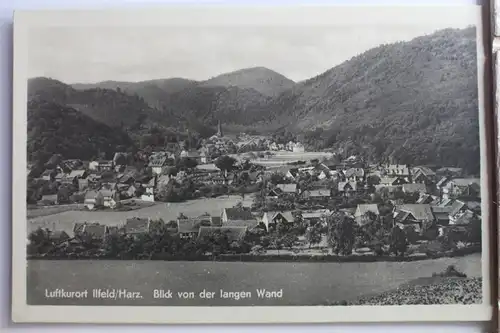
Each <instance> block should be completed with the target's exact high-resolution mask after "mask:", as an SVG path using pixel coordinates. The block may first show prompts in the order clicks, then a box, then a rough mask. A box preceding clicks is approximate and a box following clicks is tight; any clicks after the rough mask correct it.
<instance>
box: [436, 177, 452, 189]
mask: <svg viewBox="0 0 500 333" xmlns="http://www.w3.org/2000/svg"><path fill="white" fill-rule="evenodd" d="M450 179H451V178H450V177H448V176H443V177H441V178H440V179H439V181H438V182H437V183H436V188H437V189H438V190H442V189H443V188H444V187H445V186H446V184H448V182H449V181H450Z"/></svg>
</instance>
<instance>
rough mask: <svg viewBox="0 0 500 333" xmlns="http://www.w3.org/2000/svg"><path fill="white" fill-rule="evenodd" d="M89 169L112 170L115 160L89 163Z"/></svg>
mask: <svg viewBox="0 0 500 333" xmlns="http://www.w3.org/2000/svg"><path fill="white" fill-rule="evenodd" d="M89 169H90V170H92V171H111V170H113V161H108V160H97V161H92V162H90V163H89Z"/></svg>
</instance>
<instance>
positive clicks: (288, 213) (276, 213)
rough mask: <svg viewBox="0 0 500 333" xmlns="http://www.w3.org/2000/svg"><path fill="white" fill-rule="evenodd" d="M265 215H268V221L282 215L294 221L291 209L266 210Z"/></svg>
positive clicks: (289, 220) (288, 220)
mask: <svg viewBox="0 0 500 333" xmlns="http://www.w3.org/2000/svg"><path fill="white" fill-rule="evenodd" d="M264 216H267V220H268V221H272V220H274V219H275V218H276V217H278V216H282V217H283V218H284V219H285V220H286V221H287V222H293V220H294V218H293V214H292V212H291V211H283V212H279V211H273V212H265V213H264Z"/></svg>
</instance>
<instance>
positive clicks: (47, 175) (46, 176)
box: [40, 170, 56, 181]
mask: <svg viewBox="0 0 500 333" xmlns="http://www.w3.org/2000/svg"><path fill="white" fill-rule="evenodd" d="M55 175H56V170H45V171H44V172H42V174H41V175H40V177H41V178H42V179H43V180H46V181H52V180H54V177H55Z"/></svg>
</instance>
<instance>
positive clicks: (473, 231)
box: [467, 214, 482, 244]
mask: <svg viewBox="0 0 500 333" xmlns="http://www.w3.org/2000/svg"><path fill="white" fill-rule="evenodd" d="M467 240H468V241H469V242H470V243H473V244H481V241H482V226H481V219H480V218H479V217H478V216H477V215H476V214H474V215H473V216H472V218H471V220H470V221H469V225H468V226H467Z"/></svg>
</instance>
